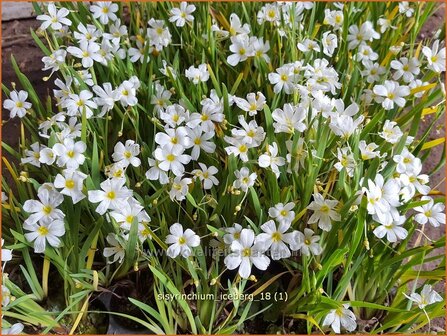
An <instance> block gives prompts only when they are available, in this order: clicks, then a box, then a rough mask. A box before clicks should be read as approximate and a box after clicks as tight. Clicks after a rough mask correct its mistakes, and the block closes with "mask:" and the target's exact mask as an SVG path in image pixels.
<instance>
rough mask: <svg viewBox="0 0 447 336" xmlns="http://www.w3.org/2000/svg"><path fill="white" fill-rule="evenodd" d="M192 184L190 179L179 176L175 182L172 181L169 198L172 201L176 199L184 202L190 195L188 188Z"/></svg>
mask: <svg viewBox="0 0 447 336" xmlns="http://www.w3.org/2000/svg"><path fill="white" fill-rule="evenodd" d="M191 183H192V179H190V178H182V177H181V176H177V177H176V178H175V179H174V181H172V186H171V190H170V191H169V198H170V199H171V201H173V200H174V199H176V200H177V201H183V200H184V199H185V197H186V195H187V194H188V188H189V187H188V186H189V185H190V184H191Z"/></svg>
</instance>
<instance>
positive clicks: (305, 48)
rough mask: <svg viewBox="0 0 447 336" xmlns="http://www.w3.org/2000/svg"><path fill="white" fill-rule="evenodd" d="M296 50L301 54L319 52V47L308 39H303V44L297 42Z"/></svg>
mask: <svg viewBox="0 0 447 336" xmlns="http://www.w3.org/2000/svg"><path fill="white" fill-rule="evenodd" d="M297 48H298V49H299V50H301V51H302V52H308V51H311V50H313V51H316V52H320V46H319V45H318V43H317V42H315V41H313V40H311V39H308V38H307V39H304V41H303V42H298V44H297Z"/></svg>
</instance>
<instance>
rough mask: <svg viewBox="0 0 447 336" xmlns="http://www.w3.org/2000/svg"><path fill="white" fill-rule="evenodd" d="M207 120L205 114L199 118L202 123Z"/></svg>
mask: <svg viewBox="0 0 447 336" xmlns="http://www.w3.org/2000/svg"><path fill="white" fill-rule="evenodd" d="M208 119H209V117H208V115H206V114H202V116H201V117H200V120H202V121H207V120H208Z"/></svg>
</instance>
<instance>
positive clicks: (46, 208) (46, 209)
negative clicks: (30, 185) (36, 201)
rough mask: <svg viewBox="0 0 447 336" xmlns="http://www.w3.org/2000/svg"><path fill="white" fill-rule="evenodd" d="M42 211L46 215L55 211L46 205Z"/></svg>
mask: <svg viewBox="0 0 447 336" xmlns="http://www.w3.org/2000/svg"><path fill="white" fill-rule="evenodd" d="M42 210H43V213H44V214H45V215H49V214H50V213H51V211H52V210H53V208H52V207H50V206H49V205H45V206H44V207H43V209H42Z"/></svg>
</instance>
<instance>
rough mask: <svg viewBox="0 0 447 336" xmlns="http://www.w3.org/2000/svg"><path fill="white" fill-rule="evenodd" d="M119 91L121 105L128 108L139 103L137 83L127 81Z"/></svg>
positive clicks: (118, 97)
mask: <svg viewBox="0 0 447 336" xmlns="http://www.w3.org/2000/svg"><path fill="white" fill-rule="evenodd" d="M116 91H117V97H116V99H118V100H119V101H120V102H121V104H122V105H123V106H124V107H126V106H135V105H137V103H138V99H137V97H136V94H137V87H136V86H135V83H134V82H132V81H130V80H126V81H124V82H123V83H121V85H120V86H119V87H118V89H117V90H116Z"/></svg>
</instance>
